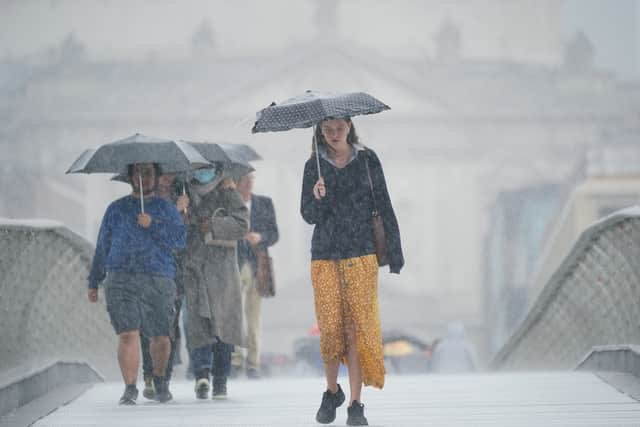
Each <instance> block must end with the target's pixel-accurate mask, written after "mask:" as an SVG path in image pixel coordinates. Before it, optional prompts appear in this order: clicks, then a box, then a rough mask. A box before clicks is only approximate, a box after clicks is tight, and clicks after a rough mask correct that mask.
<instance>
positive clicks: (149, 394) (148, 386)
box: [142, 375, 156, 400]
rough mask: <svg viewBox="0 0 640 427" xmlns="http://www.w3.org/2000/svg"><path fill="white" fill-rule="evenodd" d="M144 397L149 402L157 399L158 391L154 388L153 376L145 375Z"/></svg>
mask: <svg viewBox="0 0 640 427" xmlns="http://www.w3.org/2000/svg"><path fill="white" fill-rule="evenodd" d="M142 395H143V396H144V397H146V398H147V399H149V400H155V398H156V389H155V388H154V387H153V376H152V375H145V376H144V390H142Z"/></svg>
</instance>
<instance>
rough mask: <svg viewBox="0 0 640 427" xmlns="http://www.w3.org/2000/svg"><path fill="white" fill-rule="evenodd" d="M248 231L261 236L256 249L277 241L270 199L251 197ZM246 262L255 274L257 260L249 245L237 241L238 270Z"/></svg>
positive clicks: (276, 225)
mask: <svg viewBox="0 0 640 427" xmlns="http://www.w3.org/2000/svg"><path fill="white" fill-rule="evenodd" d="M249 231H254V232H256V233H260V234H261V235H262V240H261V241H260V243H258V249H266V248H268V247H269V246H272V245H274V244H275V243H276V242H277V241H278V224H277V223H276V212H275V210H274V209H273V202H272V201H271V198H269V197H266V196H258V195H255V194H252V195H251V212H250V219H249ZM247 261H248V262H250V263H251V267H252V268H253V271H254V272H255V271H256V268H257V260H256V255H255V253H254V252H253V250H252V249H251V245H250V244H249V242H247V241H246V240H244V239H243V240H238V265H239V266H240V268H242V266H243V265H244V263H245V262H247Z"/></svg>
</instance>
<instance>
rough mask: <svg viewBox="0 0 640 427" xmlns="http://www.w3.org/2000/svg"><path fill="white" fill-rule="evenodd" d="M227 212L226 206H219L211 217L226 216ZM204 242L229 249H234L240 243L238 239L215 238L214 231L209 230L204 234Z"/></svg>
mask: <svg viewBox="0 0 640 427" xmlns="http://www.w3.org/2000/svg"><path fill="white" fill-rule="evenodd" d="M226 213H227V211H226V209H225V208H218V209H216V210H215V211H214V212H213V215H211V218H212V219H213V218H216V217H218V216H225V215H226ZM204 244H205V245H210V246H220V247H223V248H227V249H233V248H235V247H236V245H237V244H238V241H237V240H224V239H214V238H213V233H212V232H208V233H207V234H205V235H204Z"/></svg>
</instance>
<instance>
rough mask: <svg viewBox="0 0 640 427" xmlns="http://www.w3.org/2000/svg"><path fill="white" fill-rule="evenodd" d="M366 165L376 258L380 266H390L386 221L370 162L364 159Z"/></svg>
mask: <svg viewBox="0 0 640 427" xmlns="http://www.w3.org/2000/svg"><path fill="white" fill-rule="evenodd" d="M364 164H365V166H366V168H367V177H368V178H369V188H370V189H371V199H372V200H373V212H371V220H370V221H371V229H372V230H373V243H374V245H375V247H376V256H377V257H378V266H380V267H382V266H384V265H389V256H388V254H387V238H386V236H385V233H384V221H383V219H382V215H380V212H379V211H378V204H377V203H376V197H375V194H373V181H372V180H371V172H370V171H369V161H368V160H367V158H366V157H365V158H364Z"/></svg>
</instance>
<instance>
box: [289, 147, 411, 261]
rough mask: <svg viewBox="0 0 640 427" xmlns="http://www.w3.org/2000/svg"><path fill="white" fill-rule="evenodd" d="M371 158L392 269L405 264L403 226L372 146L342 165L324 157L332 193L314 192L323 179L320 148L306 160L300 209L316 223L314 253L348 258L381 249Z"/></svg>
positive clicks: (313, 239)
mask: <svg viewBox="0 0 640 427" xmlns="http://www.w3.org/2000/svg"><path fill="white" fill-rule="evenodd" d="M365 158H366V159H367V161H368V163H369V170H370V171H371V179H372V181H373V188H374V195H375V201H376V204H377V208H378V211H379V212H380V214H381V215H382V218H383V220H384V229H385V234H386V239H387V251H388V254H389V267H390V271H391V272H392V273H400V269H401V268H402V266H403V265H404V257H403V255H402V246H401V243H400V230H399V228H398V221H397V220H396V216H395V213H394V212H393V207H392V206H391V200H390V198H389V193H388V192H387V184H386V182H385V178H384V173H383V171H382V165H381V164H380V160H378V156H376V153H375V152H374V151H373V150H371V149H368V148H367V149H365V150H359V151H357V155H356V158H355V159H353V160H352V161H351V162H350V163H349V164H348V165H347V166H345V167H344V168H342V169H340V168H337V167H335V166H333V165H332V164H331V163H329V162H328V161H326V160H325V159H323V158H320V168H321V171H322V176H323V178H324V182H325V186H326V189H327V195H326V196H325V197H323V198H322V199H320V200H316V198H315V197H314V196H313V186H314V185H315V183H316V181H317V180H318V169H317V165H316V158H315V154H314V155H312V157H311V158H310V159H309V160H307V163H306V164H305V166H304V177H303V183H302V202H301V207H300V212H301V213H302V217H303V218H304V220H305V221H306V222H308V223H309V224H315V228H314V230H313V238H312V240H311V259H314V260H317V259H346V258H353V257H358V256H363V255H368V254H374V253H375V246H374V243H373V230H372V228H371V223H370V219H371V214H372V212H373V209H374V204H373V199H372V197H371V188H370V186H369V180H368V177H367V169H366V165H365Z"/></svg>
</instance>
